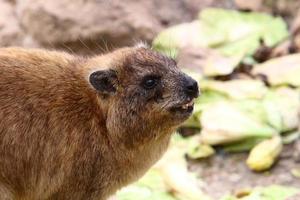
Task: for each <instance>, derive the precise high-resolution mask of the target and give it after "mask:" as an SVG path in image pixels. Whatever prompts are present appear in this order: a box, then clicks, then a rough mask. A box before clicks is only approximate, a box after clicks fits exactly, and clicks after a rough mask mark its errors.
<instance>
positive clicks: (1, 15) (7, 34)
mask: <svg viewBox="0 0 300 200" xmlns="http://www.w3.org/2000/svg"><path fill="white" fill-rule="evenodd" d="M0 9H1V11H0V46H9V45H20V44H21V43H22V33H21V29H20V26H19V24H18V20H17V17H16V14H15V11H14V7H13V5H12V4H10V2H9V1H0Z"/></svg>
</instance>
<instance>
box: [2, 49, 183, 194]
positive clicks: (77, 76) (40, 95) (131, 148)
mask: <svg viewBox="0 0 300 200" xmlns="http://www.w3.org/2000/svg"><path fill="white" fill-rule="evenodd" d="M101 69H103V70H104V69H113V70H115V71H116V72H117V75H118V80H117V82H116V83H115V84H116V88H117V91H116V92H115V93H114V94H112V95H105V94H101V93H99V92H98V91H96V90H95V89H94V88H93V87H92V86H91V84H90V83H89V81H88V77H89V75H90V74H91V72H93V71H95V70H101ZM146 73H154V74H160V75H161V76H164V77H166V78H164V79H163V81H162V84H161V86H160V87H159V88H158V89H156V90H155V91H152V92H149V94H148V93H146V92H145V91H144V90H142V89H141V88H140V87H139V83H140V81H141V77H143V76H144V75H145V74H146ZM182 76H184V74H182V73H181V72H180V71H179V69H178V68H177V67H176V64H175V62H174V61H172V60H170V59H168V58H166V57H164V56H162V55H160V54H158V53H155V52H153V51H151V50H149V49H145V48H141V47H133V48H123V49H121V50H117V51H115V52H112V53H110V54H106V55H100V56H97V57H93V58H83V57H77V56H73V55H69V54H66V53H62V52H54V51H44V50H25V49H21V48H3V49H0V119H1V120H0V199H1V200H13V199H14V200H47V199H48V200H63V199H72V200H77V199H78V200H79V199H84V200H86V199H90V200H94V199H95V200H96V199H97V200H104V199H106V198H107V197H108V196H109V195H111V194H113V193H114V192H116V190H117V189H119V188H121V187H122V186H124V185H126V184H128V183H130V182H132V181H134V180H136V179H137V178H139V177H140V176H142V175H143V174H144V173H145V172H146V170H147V169H148V168H149V167H150V166H151V165H152V164H153V163H154V162H156V161H157V160H158V159H159V158H160V156H161V155H162V153H163V152H164V151H165V149H166V148H167V145H168V142H169V138H170V135H171V133H172V132H173V131H174V130H175V128H176V127H177V126H178V125H179V124H180V123H181V122H182V121H184V120H185V119H186V118H187V117H188V115H184V116H180V115H176V114H172V113H170V112H169V111H167V110H166V109H164V108H166V107H168V106H170V105H173V104H174V105H175V104H176V103H178V102H182V101H183V100H184V99H183V97H181V96H182V95H181V93H180V92H181V90H180V84H181V82H180V81H181V77H182Z"/></svg>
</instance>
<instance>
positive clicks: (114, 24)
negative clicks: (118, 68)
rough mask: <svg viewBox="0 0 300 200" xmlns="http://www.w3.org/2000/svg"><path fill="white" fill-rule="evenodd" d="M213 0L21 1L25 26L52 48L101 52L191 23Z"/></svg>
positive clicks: (146, 39) (20, 15)
mask: <svg viewBox="0 0 300 200" xmlns="http://www.w3.org/2000/svg"><path fill="white" fill-rule="evenodd" d="M211 2H212V0H205V1H201V0H179V1H173V0H151V1H137V0H128V1H123V0H77V1H72V0H17V4H16V6H17V13H18V16H19V19H20V23H21V24H22V27H24V29H25V31H26V32H27V33H28V34H29V35H30V36H31V37H32V38H33V39H34V40H36V41H38V42H39V43H41V44H42V45H43V46H46V47H55V48H56V47H61V48H66V49H70V51H76V52H78V51H79V52H80V51H85V52H89V51H90V52H92V53H97V51H103V50H104V51H105V50H106V49H105V48H104V49H103V47H105V46H106V45H107V46H108V48H110V47H111V46H124V45H132V44H133V43H136V42H137V41H140V40H143V41H148V42H149V41H151V40H152V39H153V37H154V36H155V35H156V34H157V33H158V32H160V31H161V30H162V29H163V28H165V27H167V26H169V25H173V24H176V23H180V22H183V21H190V20H192V19H193V18H195V17H196V15H197V13H198V10H199V9H201V7H204V6H207V5H210V3H211Z"/></svg>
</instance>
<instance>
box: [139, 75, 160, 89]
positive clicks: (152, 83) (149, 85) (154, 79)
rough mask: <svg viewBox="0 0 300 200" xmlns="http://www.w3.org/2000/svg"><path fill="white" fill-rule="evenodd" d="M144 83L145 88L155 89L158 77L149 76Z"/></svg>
mask: <svg viewBox="0 0 300 200" xmlns="http://www.w3.org/2000/svg"><path fill="white" fill-rule="evenodd" d="M142 84H143V87H144V88H145V89H153V88H154V87H155V86H156V85H157V84H158V77H155V76H147V77H145V79H144V80H143V83H142Z"/></svg>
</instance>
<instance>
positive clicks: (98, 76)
mask: <svg viewBox="0 0 300 200" xmlns="http://www.w3.org/2000/svg"><path fill="white" fill-rule="evenodd" d="M89 81H90V84H91V85H92V86H93V87H94V88H95V89H96V90H97V91H99V92H102V93H103V94H112V93H115V92H116V90H117V88H116V86H117V82H118V78H117V73H116V72H115V71H114V70H100V71H95V72H93V73H91V74H90V77H89Z"/></svg>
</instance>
